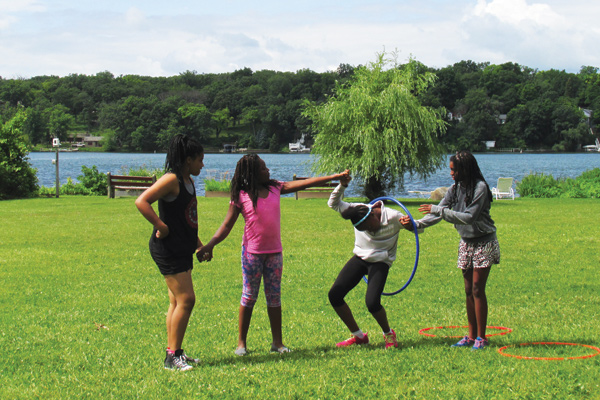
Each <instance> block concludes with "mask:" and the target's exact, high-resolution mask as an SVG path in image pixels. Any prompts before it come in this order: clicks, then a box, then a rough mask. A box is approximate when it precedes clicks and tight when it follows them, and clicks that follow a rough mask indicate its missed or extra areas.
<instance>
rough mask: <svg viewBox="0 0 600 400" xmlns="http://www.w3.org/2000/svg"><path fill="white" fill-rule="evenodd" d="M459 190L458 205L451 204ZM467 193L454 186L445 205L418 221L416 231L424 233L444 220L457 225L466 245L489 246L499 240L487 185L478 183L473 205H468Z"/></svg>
mask: <svg viewBox="0 0 600 400" xmlns="http://www.w3.org/2000/svg"><path fill="white" fill-rule="evenodd" d="M456 190H458V193H457V194H458V196H457V202H456V204H454V205H452V204H451V203H450V202H451V200H452V197H453V195H454V192H455V191H456ZM466 195H467V193H466V190H465V188H463V187H462V186H461V185H460V184H456V183H455V184H454V185H452V187H450V189H449V190H448V192H447V193H446V195H445V196H444V198H443V199H442V201H440V203H439V204H438V205H437V206H436V205H432V206H431V213H430V214H427V215H425V216H424V217H423V218H421V219H420V220H418V221H415V222H416V224H417V228H419V229H423V228H427V227H430V226H432V225H435V224H437V223H438V222H440V221H441V220H442V219H443V220H444V221H447V222H450V223H452V224H454V227H455V228H456V230H457V231H458V234H459V235H460V237H461V239H462V240H464V241H465V242H467V243H481V242H489V241H491V240H494V239H496V226H495V225H494V220H492V218H491V216H490V206H491V204H490V199H489V197H488V188H487V185H486V184H485V182H483V181H479V182H477V185H476V186H475V193H474V194H473V200H472V201H471V204H465V197H466Z"/></svg>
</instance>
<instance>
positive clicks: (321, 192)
mask: <svg viewBox="0 0 600 400" xmlns="http://www.w3.org/2000/svg"><path fill="white" fill-rule="evenodd" d="M303 179H308V177H305V176H296V174H294V180H295V181H300V180H303ZM337 185H339V182H337V181H331V182H326V183H323V184H321V185H318V186H313V187H310V188H307V189H303V190H299V191H297V192H296V200H298V199H299V198H301V199H328V198H329V196H330V195H331V192H333V189H335V188H336V187H337Z"/></svg>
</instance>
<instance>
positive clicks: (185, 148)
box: [165, 134, 204, 179]
mask: <svg viewBox="0 0 600 400" xmlns="http://www.w3.org/2000/svg"><path fill="white" fill-rule="evenodd" d="M202 154H204V148H203V147H202V145H201V144H200V142H198V141H197V140H196V139H193V138H190V137H189V136H185V135H182V134H177V135H175V136H174V137H173V139H171V143H169V148H168V149H167V158H166V160H165V172H172V173H174V174H175V175H177V177H178V178H180V179H181V171H182V170H183V167H184V166H185V162H186V159H187V157H190V158H196V157H197V156H199V155H202Z"/></svg>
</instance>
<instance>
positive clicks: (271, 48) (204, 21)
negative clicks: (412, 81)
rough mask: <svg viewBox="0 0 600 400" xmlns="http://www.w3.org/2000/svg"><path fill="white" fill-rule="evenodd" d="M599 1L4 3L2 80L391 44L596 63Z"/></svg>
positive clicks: (374, 50) (368, 52)
mask: <svg viewBox="0 0 600 400" xmlns="http://www.w3.org/2000/svg"><path fill="white" fill-rule="evenodd" d="M599 17H600V1H597V0H594V1H591V0H571V1H564V0H537V1H536V0H453V1H449V0H426V1H424V0H375V1H368V0H361V1H358V0H344V1H341V0H297V1H285V0H263V1H260V2H257V1H252V0H245V1H240V0H217V1H214V0H212V1H205V0H195V1H193V0H185V1H183V0H168V1H167V0H163V1H158V0H120V1H117V0H95V1H91V0H0V77H2V78H5V79H17V78H30V77H34V76H40V75H56V76H66V75H69V74H85V75H95V74H96V73H99V72H104V71H109V72H111V73H113V74H114V75H115V76H120V75H129V74H134V75H145V76H174V75H178V74H180V73H182V72H185V71H196V72H197V73H225V72H232V71H235V70H237V69H241V68H246V67H248V68H251V69H252V70H253V71H259V70H265V69H267V70H274V71H292V72H294V71H298V70H301V69H310V70H313V71H316V72H325V71H332V70H335V69H336V68H337V67H338V66H339V65H340V64H350V65H353V66H357V65H365V64H368V63H369V62H372V61H375V59H376V57H377V54H378V53H381V52H383V51H385V52H393V51H396V52H397V57H398V61H399V62H405V61H406V60H408V59H409V58H411V57H412V58H414V59H416V60H418V61H420V62H422V63H423V64H425V65H427V66H429V67H435V68H442V67H446V66H448V65H452V64H454V63H456V62H459V61H461V60H472V61H475V62H490V63H492V64H501V63H505V62H514V63H518V64H520V65H523V66H527V67H530V68H534V69H538V70H548V69H558V70H566V71H567V72H573V73H577V72H579V70H580V68H581V67H582V66H594V67H600V52H599V51H598V50H597V48H598V43H600V24H599V23H598V20H599Z"/></svg>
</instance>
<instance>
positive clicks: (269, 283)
mask: <svg viewBox="0 0 600 400" xmlns="http://www.w3.org/2000/svg"><path fill="white" fill-rule="evenodd" d="M282 272H283V255H282V254H281V253H269V254H253V253H248V252H247V251H246V247H245V246H242V275H243V278H244V287H243V289H242V300H241V301H240V304H241V305H242V306H244V307H254V304H255V303H256V300H257V299H258V292H259V290H260V280H261V277H264V281H265V296H266V298H267V307H279V306H281V273H282Z"/></svg>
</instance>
